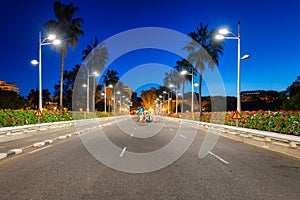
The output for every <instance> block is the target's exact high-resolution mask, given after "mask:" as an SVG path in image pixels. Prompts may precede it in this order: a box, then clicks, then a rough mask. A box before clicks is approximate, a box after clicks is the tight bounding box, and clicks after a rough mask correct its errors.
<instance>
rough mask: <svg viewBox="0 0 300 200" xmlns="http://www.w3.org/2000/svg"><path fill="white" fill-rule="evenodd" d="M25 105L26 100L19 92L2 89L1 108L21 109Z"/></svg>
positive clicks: (0, 95)
mask: <svg viewBox="0 0 300 200" xmlns="http://www.w3.org/2000/svg"><path fill="white" fill-rule="evenodd" d="M24 106H25V100H24V98H23V97H21V96H20V95H18V93H16V92H13V91H7V90H1V89H0V109H6V108H11V109H19V108H23V107H24Z"/></svg>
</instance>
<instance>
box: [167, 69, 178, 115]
mask: <svg viewBox="0 0 300 200" xmlns="http://www.w3.org/2000/svg"><path fill="white" fill-rule="evenodd" d="M181 79H182V77H180V75H179V73H178V72H176V71H174V70H171V72H170V73H168V72H166V73H165V78H164V80H163V81H164V85H165V86H166V87H171V86H170V85H173V86H172V87H174V88H175V93H176V103H175V105H176V108H175V110H176V111H175V112H176V114H177V109H178V108H177V99H178V92H177V91H178V90H179V88H180V84H181ZM172 96H173V95H172Z"/></svg>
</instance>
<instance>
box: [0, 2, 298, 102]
mask: <svg viewBox="0 0 300 200" xmlns="http://www.w3.org/2000/svg"><path fill="white" fill-rule="evenodd" d="M61 2H62V3H73V4H74V5H75V6H77V7H79V9H80V11H79V12H78V14H77V15H76V17H81V18H83V19H84V20H85V23H84V25H83V30H84V36H81V37H80V38H79V40H80V41H79V44H78V45H77V46H76V48H75V50H74V51H71V49H68V52H67V57H66V61H65V62H66V63H65V69H66V70H71V69H72V68H73V67H74V65H75V64H81V57H82V54H81V52H82V50H83V49H85V48H86V45H87V44H91V43H93V41H94V38H95V37H97V38H98V39H99V40H100V41H103V40H106V39H107V38H109V37H111V36H113V35H115V34H118V33H120V32H122V31H126V30H129V29H133V28H140V27H163V28H168V29H173V30H176V31H179V32H181V33H183V34H188V33H189V32H191V31H195V30H196V28H197V27H198V26H199V24H200V22H202V23H204V24H206V23H208V24H209V28H210V29H211V28H221V27H224V26H226V27H229V28H230V29H231V30H232V31H233V32H235V33H236V32H237V23H238V21H240V22H241V55H244V54H250V55H251V58H250V59H248V60H243V61H242V62H241V90H242V91H245V90H260V89H261V90H276V91H282V90H285V89H286V88H287V87H288V86H289V85H291V83H292V82H293V81H294V80H295V79H296V77H297V76H299V75H300V66H299V65H300V51H299V46H300V39H299V37H298V34H299V33H300V12H299V8H300V3H299V1H298V0H272V1H270V0H240V1H238V0H227V1H223V0H209V1H208V0H207V1H202V0H184V1H183V0H182V1H179V0H172V1H171V0H165V1H164V0H107V1H103V0H84V1H81V0H72V1H69V0H68V1H67V0H64V1H61ZM53 3H54V1H53V0H43V1H40V0H28V1H21V0H17V1H5V2H2V3H1V7H0V17H1V19H2V23H1V26H2V27H1V32H0V36H1V48H0V58H1V73H0V80H5V81H7V82H16V83H17V86H18V87H19V88H20V94H21V96H25V97H26V96H27V95H28V93H29V91H30V89H35V88H37V87H38V68H37V67H35V66H32V65H31V64H30V61H31V60H32V59H38V33H39V31H43V30H42V25H43V24H44V23H45V22H46V21H47V20H49V19H55V15H54V11H53ZM224 49H225V50H224V55H222V56H221V57H220V60H219V62H220V64H219V66H218V68H219V71H220V73H221V75H222V78H223V81H224V85H225V89H226V94H227V95H230V96H236V81H237V41H236V40H226V41H225V46H224ZM42 53H43V59H42V64H43V71H42V73H43V89H49V90H50V91H51V92H52V91H53V86H54V84H57V83H58V81H59V61H60V57H59V54H58V52H56V51H55V50H54V49H53V48H52V47H51V46H43V49H42ZM177 59H178V58H177V57H176V56H174V55H171V54H168V53H161V52H159V51H144V52H133V53H132V54H130V55H127V56H124V58H123V59H119V60H117V61H116V62H114V63H112V64H111V66H110V67H112V68H113V69H116V70H117V71H119V72H120V73H121V74H122V73H126V72H127V71H129V70H130V68H132V67H135V66H139V65H142V64H145V63H161V64H163V65H167V66H174V65H175V63H176V60H177ZM164 72H165V71H163V70H162V72H161V79H162V78H163V76H164ZM147 76H148V77H151V73H147ZM153 76H155V78H157V73H155V74H153ZM195 80H198V78H197V77H196V78H195ZM129 86H131V87H133V88H140V87H141V85H129ZM204 95H207V94H205V92H204Z"/></svg>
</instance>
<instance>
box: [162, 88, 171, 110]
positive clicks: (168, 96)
mask: <svg viewBox="0 0 300 200" xmlns="http://www.w3.org/2000/svg"><path fill="white" fill-rule="evenodd" d="M163 93H164V94H168V114H169V113H170V92H166V91H163Z"/></svg>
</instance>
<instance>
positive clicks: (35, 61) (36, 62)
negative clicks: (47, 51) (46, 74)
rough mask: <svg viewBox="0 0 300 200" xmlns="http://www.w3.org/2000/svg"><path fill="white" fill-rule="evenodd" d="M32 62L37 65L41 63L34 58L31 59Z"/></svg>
mask: <svg viewBox="0 0 300 200" xmlns="http://www.w3.org/2000/svg"><path fill="white" fill-rule="evenodd" d="M30 63H31V64H32V65H37V64H39V61H37V60H32V61H30Z"/></svg>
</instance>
